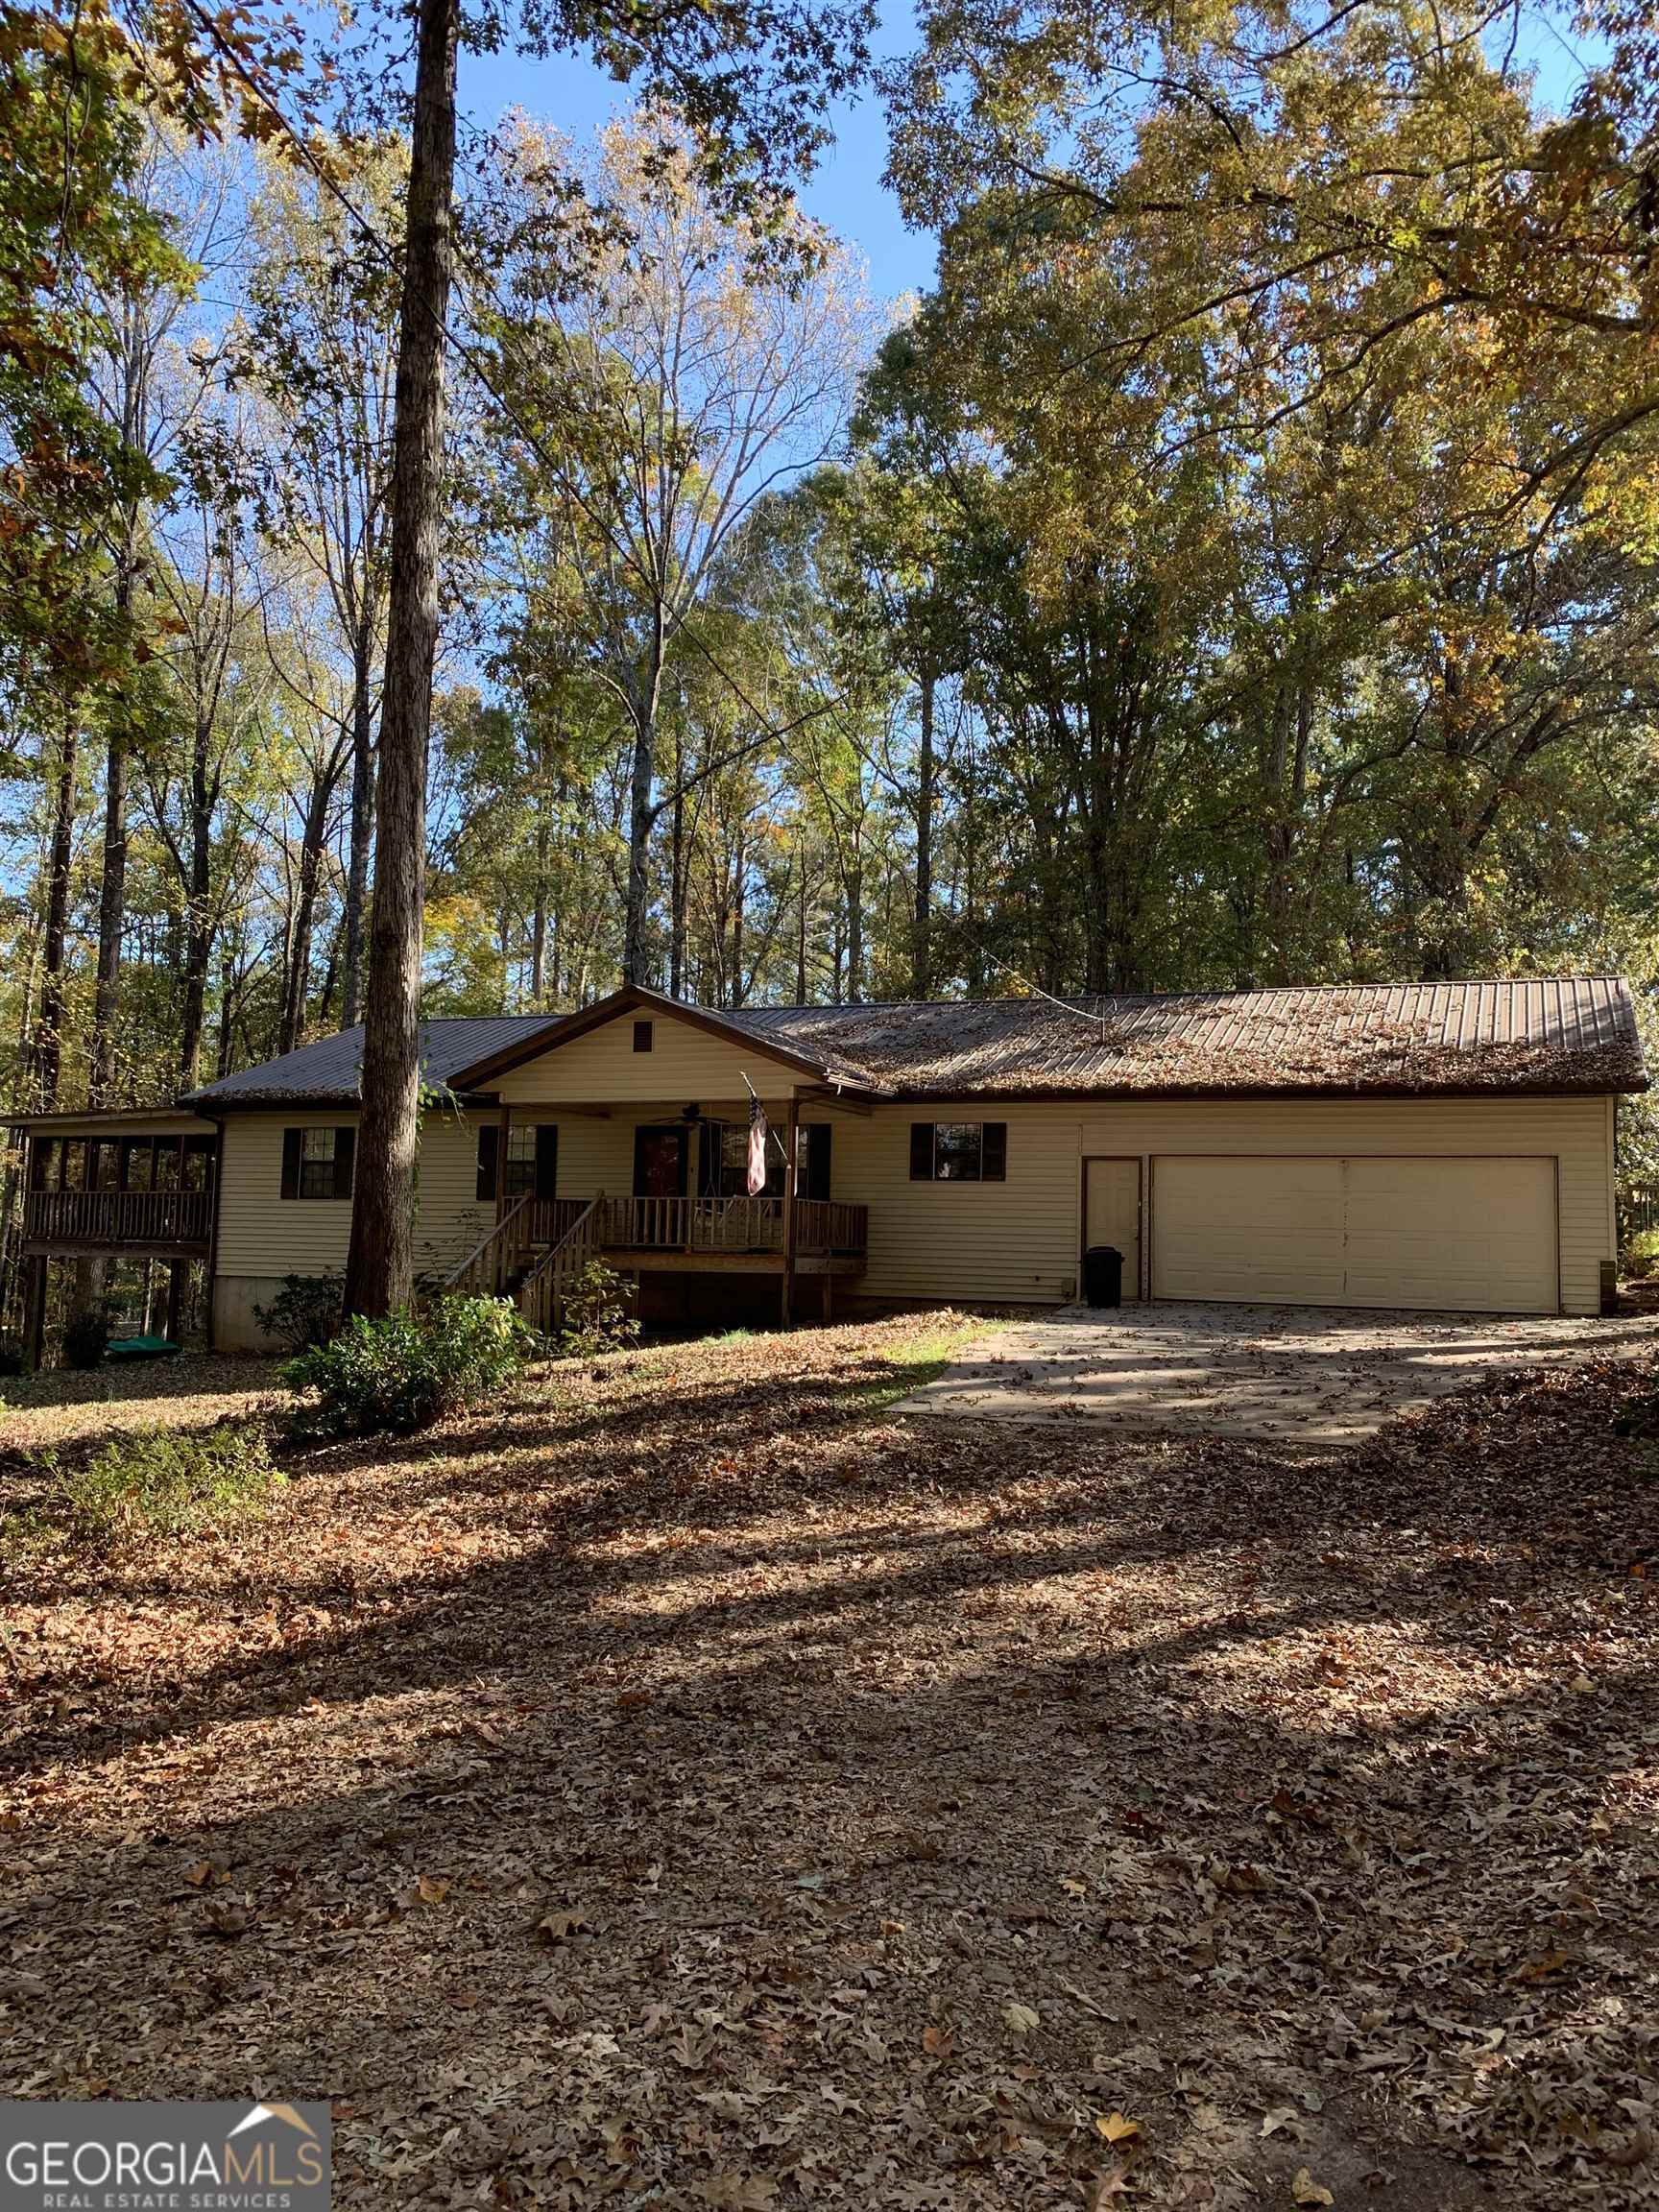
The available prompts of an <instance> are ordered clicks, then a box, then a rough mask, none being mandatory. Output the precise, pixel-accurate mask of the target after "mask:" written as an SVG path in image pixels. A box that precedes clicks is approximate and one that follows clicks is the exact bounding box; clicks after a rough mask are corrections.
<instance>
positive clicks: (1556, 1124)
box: [833, 1096, 1613, 1313]
mask: <svg viewBox="0 0 1659 2212" xmlns="http://www.w3.org/2000/svg"><path fill="white" fill-rule="evenodd" d="M1607 1112H1608V1105H1607V1101H1606V1099H1605V1098H1602V1097H1585V1098H1524V1097H1503V1096H1494V1097H1491V1098H1475V1099H1460V1098H1459V1099H1382V1098H1378V1099H1362V1098H1340V1099H1267V1100H1261V1101H1258V1100H1251V1099H1237V1100H1226V1099H1220V1100H1215V1101H1205V1102H1202V1103H1198V1102H1194V1103H1191V1104H1187V1103H1171V1102H1168V1101H1164V1100H1158V1099H1145V1100H1131V1101H1124V1102H1122V1103H1118V1102H1117V1101H1114V1102H1112V1103H1109V1104H1108V1103H1101V1104H1094V1103H1090V1102H1079V1103H1066V1102H1061V1103H1054V1104H1048V1103H1043V1104H1031V1105H1020V1104H1009V1105H998V1106H991V1105H989V1104H980V1103H976V1102H969V1101H963V1102H961V1103H958V1104H953V1105H929V1106H926V1107H914V1108H912V1107H909V1106H879V1107H878V1108H877V1109H876V1112H875V1113H874V1114H873V1115H872V1116H871V1117H870V1118H867V1119H859V1118H854V1117H853V1116H851V1115H842V1116H836V1117H834V1127H835V1137H834V1147H833V1159H834V1167H833V1173H834V1190H835V1195H836V1197H838V1198H851V1199H858V1200H862V1201H864V1202H865V1203H867V1204H868V1205H869V1208H870V1265H869V1271H868V1273H867V1274H866V1276H865V1277H864V1279H863V1282H862V1283H861V1285H860V1288H861V1289H862V1290H864V1291H865V1292H866V1293H867V1294H868V1295H870V1296H873V1297H882V1298H938V1299H950V1298H959V1299H972V1300H975V1301H980V1302H993V1301H1000V1300H1010V1301H1013V1300H1021V1301H1023V1300H1033V1301H1045V1300H1049V1301H1051V1300H1056V1299H1061V1298H1066V1297H1070V1296H1072V1295H1074V1294H1075V1286H1076V1278H1077V1271H1078V1264H1079V1251H1080V1244H1081V1235H1082V1223H1081V1192H1082V1167H1081V1162H1082V1159H1083V1156H1084V1155H1085V1154H1099V1155H1113V1156H1119V1157H1121V1156H1125V1155H1128V1156H1139V1157H1140V1158H1141V1159H1142V1163H1143V1166H1142V1174H1143V1176H1144V1174H1145V1166H1144V1163H1146V1162H1148V1161H1150V1160H1151V1159H1152V1158H1154V1157H1161V1156H1164V1155H1166V1154H1176V1153H1183V1152H1185V1153H1194V1154H1210V1153H1261V1154H1274V1153H1277V1154H1305V1155H1306V1154H1320V1153H1324V1154H1330V1155H1334V1156H1337V1157H1340V1156H1343V1155H1352V1154H1413V1153H1414V1154H1418V1155H1422V1156H1430V1155H1433V1154H1436V1153H1447V1154H1457V1153H1461V1154H1470V1155H1478V1156H1492V1155H1518V1156H1528V1157H1536V1158H1550V1159H1552V1160H1554V1162H1555V1163H1556V1169H1557V1198H1558V1208H1559V1214H1558V1219H1559V1238H1560V1276H1561V1303H1562V1307H1563V1310H1565V1311H1567V1312H1569V1313H1593V1312H1595V1311H1596V1310H1597V1308H1598V1306H1599V1298H1600V1273H1599V1271H1600V1262H1602V1261H1603V1260H1604V1259H1610V1258H1611V1257H1612V1249H1613V1245H1612V1228H1611V1215H1610V1212H1609V1207H1610V1190H1609V1174H1610V1166H1609V1156H1608V1145H1607ZM912 1119H916V1120H922V1119H938V1120H950V1119H962V1120H978V1119H986V1120H991V1119H997V1120H1005V1121H1006V1122H1007V1124H1008V1179H1007V1181H1006V1182H1005V1183H1001V1184H973V1183H960V1184H950V1183H912V1182H911V1181H910V1178H909V1164H910V1163H909V1138H910V1123H911V1121H912ZM1144 1187H1145V1186H1144V1183H1143V1188H1144ZM1149 1228H1150V1235H1149V1236H1148V1237H1146V1238H1143V1239H1142V1253H1143V1257H1142V1266H1143V1268H1144V1266H1145V1255H1146V1253H1147V1251H1148V1250H1149V1247H1150V1243H1151V1239H1152V1238H1153V1237H1155V1236H1156V1234H1157V1224H1156V1219H1155V1218H1154V1219H1153V1221H1152V1222H1151V1223H1150V1224H1149Z"/></svg>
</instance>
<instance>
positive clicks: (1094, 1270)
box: [1083, 1244, 1123, 1306]
mask: <svg viewBox="0 0 1659 2212" xmlns="http://www.w3.org/2000/svg"><path fill="white" fill-rule="evenodd" d="M1083 1295H1084V1296H1085V1297H1086V1298H1087V1299H1088V1301H1089V1303H1090V1305H1091V1306H1121V1305H1122V1303H1123V1255H1122V1253H1121V1252H1119V1251H1118V1247H1117V1245H1116V1244H1091V1245H1090V1247H1089V1249H1088V1251H1087V1252H1085V1253H1084V1255H1083Z"/></svg>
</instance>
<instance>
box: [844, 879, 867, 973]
mask: <svg viewBox="0 0 1659 2212" xmlns="http://www.w3.org/2000/svg"><path fill="white" fill-rule="evenodd" d="M842 881H843V885H844V887H845V890H846V894H847V1002H848V1004H849V1005H850V1006H855V1005H857V1003H858V1001H859V999H860V998H862V997H863V996H864V861H863V856H862V854H860V855H859V857H858V859H857V860H856V861H855V862H854V865H853V866H852V867H851V868H849V869H848V870H847V871H846V874H845V875H844V877H843V878H842Z"/></svg>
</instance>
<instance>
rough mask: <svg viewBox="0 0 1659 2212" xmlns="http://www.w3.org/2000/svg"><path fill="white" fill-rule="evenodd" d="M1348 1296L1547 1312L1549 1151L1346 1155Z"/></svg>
mask: <svg viewBox="0 0 1659 2212" xmlns="http://www.w3.org/2000/svg"><path fill="white" fill-rule="evenodd" d="M1347 1227H1348V1240H1347V1276H1348V1282H1347V1290H1346V1293H1345V1295H1346V1300H1347V1303H1348V1304H1349V1305H1350V1306H1426V1307H1440V1308H1443V1309H1445V1310H1455V1311H1458V1312H1464V1313H1553V1312H1554V1310H1555V1308H1556V1305H1557V1303H1558V1292H1557V1287H1556V1276H1555V1163H1554V1161H1553V1160H1402V1159H1393V1160H1350V1161H1349V1162H1348V1223H1347Z"/></svg>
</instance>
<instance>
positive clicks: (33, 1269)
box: [27, 1253, 47, 1371]
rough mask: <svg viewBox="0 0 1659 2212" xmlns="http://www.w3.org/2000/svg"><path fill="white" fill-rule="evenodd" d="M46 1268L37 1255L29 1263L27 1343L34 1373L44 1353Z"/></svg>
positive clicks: (40, 1257) (43, 1261)
mask: <svg viewBox="0 0 1659 2212" xmlns="http://www.w3.org/2000/svg"><path fill="white" fill-rule="evenodd" d="M46 1266H47V1262H46V1261H45V1259H44V1258H43V1257H42V1256H41V1255H40V1254H38V1253H36V1255H35V1256H34V1257H33V1258H32V1259H31V1260H30V1262H29V1301H28V1303H29V1319H28V1324H27V1331H28V1334H27V1342H28V1348H29V1364H30V1366H31V1367H32V1368H34V1369H36V1371H38V1369H39V1366H40V1362H41V1360H42V1358H44V1357H45V1353H46Z"/></svg>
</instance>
